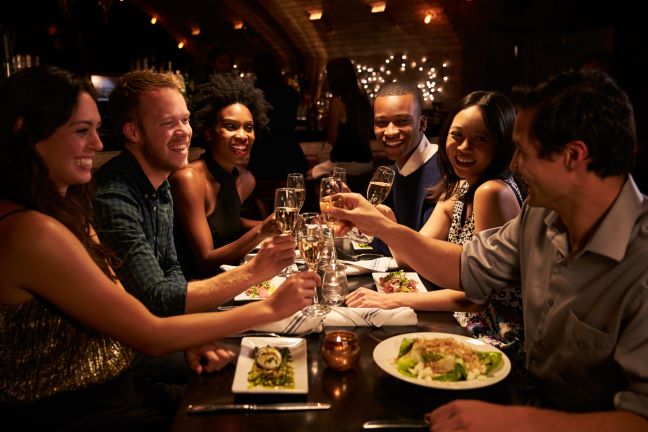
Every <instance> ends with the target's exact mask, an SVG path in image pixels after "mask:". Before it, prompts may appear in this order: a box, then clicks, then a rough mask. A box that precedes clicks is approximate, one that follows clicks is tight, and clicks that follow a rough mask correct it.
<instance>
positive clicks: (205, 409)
mask: <svg viewBox="0 0 648 432" xmlns="http://www.w3.org/2000/svg"><path fill="white" fill-rule="evenodd" d="M328 409H331V404H327V403H321V402H295V403H275V404H222V405H215V404H198V405H188V406H187V412H188V413H190V414H203V413H210V412H233V411H306V410H328Z"/></svg>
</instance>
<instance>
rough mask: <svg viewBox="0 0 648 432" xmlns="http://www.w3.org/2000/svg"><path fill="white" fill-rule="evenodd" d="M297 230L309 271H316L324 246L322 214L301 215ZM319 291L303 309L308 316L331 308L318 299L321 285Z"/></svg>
mask: <svg viewBox="0 0 648 432" xmlns="http://www.w3.org/2000/svg"><path fill="white" fill-rule="evenodd" d="M295 232H296V235H297V244H298V245H299V251H300V252H301V257H302V259H303V260H304V262H305V263H306V266H307V267H308V270H309V271H316V269H317V264H318V263H319V259H320V253H321V251H322V247H323V246H324V230H323V229H322V223H321V219H320V215H319V214H318V213H303V214H301V215H299V216H298V217H297V227H296V228H295ZM317 291H320V293H318V292H316V293H315V296H314V297H313V304H312V305H310V306H306V307H305V308H304V309H302V313H303V314H304V315H306V316H324V315H326V314H327V313H328V312H329V311H330V310H331V309H330V307H328V306H327V305H324V304H321V303H320V302H319V301H318V298H320V297H321V286H320V287H319V288H318V290H317Z"/></svg>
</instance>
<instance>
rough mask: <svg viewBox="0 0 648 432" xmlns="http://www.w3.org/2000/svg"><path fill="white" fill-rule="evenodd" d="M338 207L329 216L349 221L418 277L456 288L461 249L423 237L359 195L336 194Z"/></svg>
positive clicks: (457, 246)
mask: <svg viewBox="0 0 648 432" xmlns="http://www.w3.org/2000/svg"><path fill="white" fill-rule="evenodd" d="M337 197H339V198H340V199H341V204H342V207H344V208H342V207H331V208H330V210H329V211H330V212H331V214H332V215H333V216H335V217H336V218H339V219H343V220H346V221H349V222H351V223H352V224H353V225H355V226H357V227H358V229H359V230H360V231H362V232H364V233H367V234H370V235H375V236H376V237H378V238H380V239H381V240H382V241H384V242H385V243H386V244H387V245H388V246H389V247H390V248H391V249H392V250H394V251H396V252H397V253H398V254H399V255H400V256H401V257H402V259H403V260H404V261H405V262H407V263H409V265H410V266H411V267H412V268H413V269H414V270H415V271H416V272H417V273H419V274H420V275H421V276H423V277H424V278H426V279H427V280H429V281H431V282H433V283H435V284H437V285H439V286H442V287H445V288H450V289H460V283H459V267H460V258H461V250H462V247H461V246H460V245H455V244H451V243H448V242H446V241H442V240H437V239H431V238H426V237H424V236H422V235H421V234H420V233H418V232H417V231H414V230H412V229H410V228H408V227H406V226H403V225H399V224H398V223H396V222H394V221H392V220H390V219H389V218H387V217H385V216H384V215H383V214H382V213H381V212H380V211H379V210H377V209H376V208H375V207H374V206H372V205H371V204H370V203H369V202H368V201H367V200H366V199H365V198H364V197H363V196H362V195H359V194H355V193H343V194H338V195H337Z"/></svg>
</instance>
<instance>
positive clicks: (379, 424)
mask: <svg viewBox="0 0 648 432" xmlns="http://www.w3.org/2000/svg"><path fill="white" fill-rule="evenodd" d="M429 427H430V425H429V423H426V422H424V421H423V420H370V421H368V422H364V423H363V425H362V429H428V428H429Z"/></svg>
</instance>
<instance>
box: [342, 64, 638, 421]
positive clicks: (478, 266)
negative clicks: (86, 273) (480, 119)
mask: <svg viewBox="0 0 648 432" xmlns="http://www.w3.org/2000/svg"><path fill="white" fill-rule="evenodd" d="M517 96H518V97H517V99H518V108H519V110H518V115H517V118H516V122H515V128H514V132H513V137H514V140H515V142H516V146H517V151H516V155H515V157H514V159H513V162H512V168H513V169H515V170H517V171H519V172H520V174H521V176H522V177H523V179H524V182H525V183H526V186H527V191H528V199H527V201H526V203H525V205H524V207H523V209H522V211H521V213H520V215H519V217H517V218H516V219H513V220H511V221H510V222H509V223H507V224H506V225H504V226H503V227H501V228H495V229H492V230H486V231H482V232H481V233H480V234H478V235H477V236H476V237H475V239H474V240H473V241H472V242H470V243H467V244H466V245H464V246H463V248H462V247H461V246H459V245H454V244H450V243H448V242H443V241H439V240H433V239H429V238H426V237H423V236H421V235H420V234H419V233H417V232H415V231H413V230H411V229H409V228H407V227H403V226H401V225H398V224H396V223H394V222H392V221H390V220H389V219H387V218H385V217H384V216H382V214H381V213H380V211H379V209H375V208H374V207H372V206H371V205H370V204H368V203H367V202H366V200H364V199H363V198H362V197H361V196H360V195H357V194H345V203H346V209H338V208H336V209H333V210H332V211H331V212H332V214H333V215H334V216H336V217H341V218H343V219H346V220H348V221H350V222H351V223H353V224H354V225H356V226H357V227H358V228H359V229H360V230H361V231H363V232H367V233H369V234H374V235H376V236H377V237H379V238H381V239H382V240H383V241H385V242H386V243H387V244H388V245H389V246H390V247H391V248H392V249H395V250H397V251H398V253H399V254H400V253H402V254H403V255H404V258H405V260H406V261H407V262H408V263H410V265H411V266H412V267H413V268H414V269H415V270H416V271H417V272H419V273H420V274H422V275H423V276H424V277H425V278H426V279H429V280H430V281H433V282H434V283H436V284H438V285H440V286H442V287H445V288H454V289H463V290H464V291H465V292H466V294H467V296H468V297H469V298H470V299H471V300H473V301H476V302H480V301H481V302H483V301H485V300H486V299H487V298H488V296H489V295H490V293H491V292H492V291H494V290H497V289H498V288H499V287H501V286H505V285H511V284H520V285H521V286H522V290H523V308H524V326H525V339H526V340H525V347H526V353H527V364H526V366H527V368H528V370H529V371H530V372H531V373H532V374H534V375H535V376H536V378H537V382H538V386H539V390H540V393H541V400H542V408H535V407H506V406H500V405H495V404H490V403H486V402H480V401H462V400H458V401H454V402H452V403H450V404H447V405H444V406H442V407H440V408H438V409H436V410H434V411H432V412H431V413H429V414H428V417H429V419H430V420H431V423H432V424H433V425H434V427H435V430H437V428H438V430H464V429H471V430H487V429H489V428H492V427H493V426H494V425H496V427H498V428H502V429H503V430H517V429H519V428H520V427H525V428H528V429H530V430H576V429H579V430H647V429H648V420H647V419H646V417H648V331H647V330H646V329H648V267H647V266H646V263H647V262H648V200H647V199H646V197H645V196H644V195H642V194H641V193H640V192H639V190H638V189H637V187H636V185H635V183H634V181H633V179H632V177H631V176H630V174H629V173H630V171H631V169H632V164H633V160H634V154H635V150H636V135H635V124H634V116H633V111H632V106H631V104H630V101H629V99H628V97H627V95H626V94H625V93H624V92H623V91H622V90H621V89H619V88H618V87H617V85H616V83H615V82H614V81H613V80H612V79H611V78H609V77H608V76H607V75H605V74H604V73H602V72H599V71H592V70H589V71H572V72H565V73H563V74H560V75H557V76H556V77H554V78H552V79H551V80H549V81H547V82H545V83H543V84H540V85H539V86H537V87H535V88H531V89H526V90H525V91H524V92H520V93H519V94H518V95H517ZM423 251H424V252H423ZM422 252H423V253H422ZM576 413H578V414H576Z"/></svg>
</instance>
